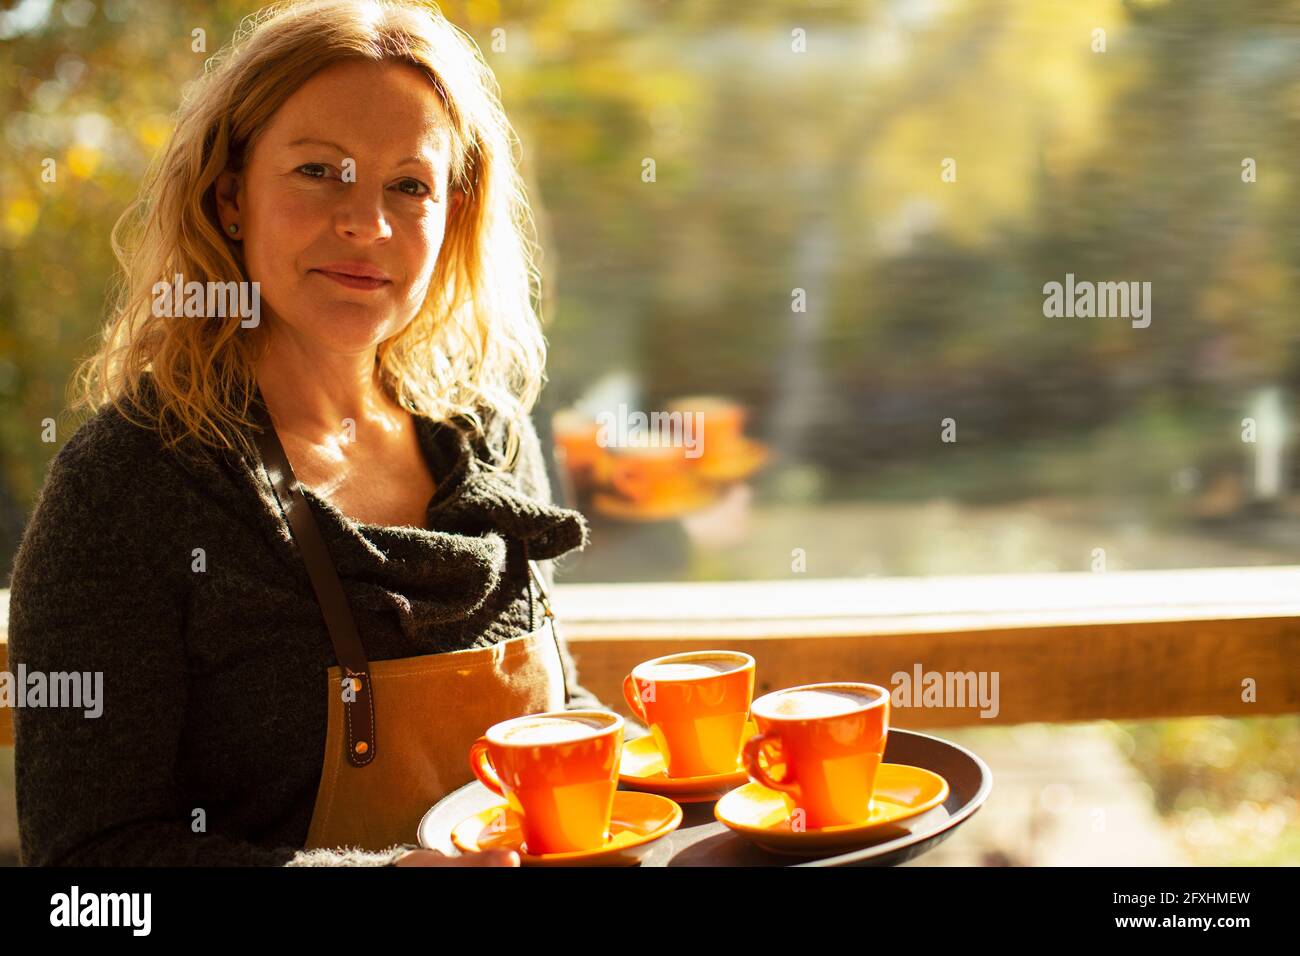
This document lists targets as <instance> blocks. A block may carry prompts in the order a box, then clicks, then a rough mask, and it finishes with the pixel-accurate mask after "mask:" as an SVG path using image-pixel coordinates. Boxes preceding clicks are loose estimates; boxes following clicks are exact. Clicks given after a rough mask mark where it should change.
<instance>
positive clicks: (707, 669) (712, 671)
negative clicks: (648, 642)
mask: <svg viewBox="0 0 1300 956" xmlns="http://www.w3.org/2000/svg"><path fill="white" fill-rule="evenodd" d="M744 666H745V661H743V660H740V659H738V658H731V657H700V658H692V659H689V660H680V661H664V662H663V663H661V664H647V665H643V666H641V667H638V668H637V669H636V676H637V677H638V678H640V679H641V680H645V681H661V680H663V681H667V680H699V679H700V678H702V677H714V676H716V675H718V674H726V673H728V672H729V671H735V670H740V669H741V668H742V667H744Z"/></svg>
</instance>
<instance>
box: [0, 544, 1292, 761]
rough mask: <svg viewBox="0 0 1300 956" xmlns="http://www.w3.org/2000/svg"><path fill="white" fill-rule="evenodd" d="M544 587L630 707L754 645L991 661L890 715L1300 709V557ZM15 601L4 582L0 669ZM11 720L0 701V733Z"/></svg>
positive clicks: (582, 651)
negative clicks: (971, 691)
mask: <svg viewBox="0 0 1300 956" xmlns="http://www.w3.org/2000/svg"><path fill="white" fill-rule="evenodd" d="M561 576H562V575H561ZM554 591H555V594H554V600H553V604H554V606H555V610H556V613H557V614H558V616H559V620H560V627H561V632H562V634H563V635H564V637H565V639H566V640H567V641H568V643H569V647H570V649H571V650H572V652H573V655H574V658H575V660H576V662H577V664H578V670H579V678H580V680H581V682H582V685H583V686H584V687H586V688H587V689H588V690H590V691H592V692H593V693H594V694H595V695H596V696H597V697H599V698H600V699H601V700H602V701H603V702H605V703H606V704H608V705H609V706H611V707H613V708H615V709H617V710H619V711H621V712H623V713H624V714H629V716H630V713H629V711H628V710H627V707H626V705H625V703H624V701H623V693H622V684H623V677H624V675H626V674H627V673H628V672H629V671H630V670H631V669H632V667H633V666H634V665H635V664H637V663H638V662H639V661H643V660H646V659H648V658H651V657H657V656H659V655H661V654H669V653H673V652H676V651H688V650H702V649H707V648H731V649H735V650H742V651H745V652H747V653H749V654H752V655H753V656H754V658H755V659H756V660H757V662H758V670H757V683H756V687H755V692H756V693H765V692H766V691H769V690H774V689H776V688H780V687H790V686H794V685H796V684H805V683H813V682H816V681H823V680H861V681H869V682H871V683H876V684H881V685H884V686H886V687H890V688H891V690H892V689H893V688H894V687H895V686H897V685H899V684H901V683H902V682H901V681H897V682H896V681H895V680H894V679H893V675H895V674H898V673H906V674H909V675H912V676H915V675H916V674H917V673H918V669H919V672H920V673H921V674H929V673H931V672H938V673H940V674H948V673H968V672H975V673H977V674H978V673H979V672H985V673H986V674H991V673H994V672H996V673H997V675H998V698H999V699H998V712H997V714H996V716H987V715H982V714H986V713H987V711H985V710H984V709H983V708H981V706H980V705H979V704H978V703H976V702H974V701H971V702H970V706H966V707H954V706H946V707H924V706H923V707H897V708H896V709H895V710H894V723H895V725H896V726H900V727H913V728H926V727H958V726H984V725H993V724H1018V723H1027V722H1050V723H1056V722H1065V721H1077V720H1099V719H1111V720H1141V719H1151V718H1160V717H1189V716H1195V715H1206V714H1219V715H1224V716H1232V717H1258V716H1264V715H1269V714H1283V713H1297V712H1300V566H1285V567H1252V568H1209V569H1200V568H1198V569H1187V570H1173V571H1107V572H1099V573H1087V572H1082V573H1073V572H1050V573H1044V574H1023V575H1022V574H1014V575H1003V574H998V575H978V576H963V577H913V578H866V579H812V580H800V579H798V578H797V577H796V578H794V579H792V580H780V581H736V582H721V583H690V584H677V583H653V584H564V583H562V582H561V583H558V584H557V585H556V587H555V589H554ZM8 603H9V593H8V591H7V590H3V591H0V624H2V625H4V628H3V629H0V670H4V669H7V667H8V653H7V651H8V648H7V644H6V643H5V634H6V633H7V622H8ZM1248 680H1249V681H1251V682H1253V692H1254V700H1250V699H1249V696H1250V695H1249V694H1248V693H1247V684H1246V682H1247V681H1248ZM12 734H13V729H12V718H11V714H10V712H9V711H8V710H7V709H3V708H0V745H5V744H12V742H13V736H12Z"/></svg>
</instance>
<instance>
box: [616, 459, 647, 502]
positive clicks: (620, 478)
mask: <svg viewBox="0 0 1300 956" xmlns="http://www.w3.org/2000/svg"><path fill="white" fill-rule="evenodd" d="M609 482H610V484H611V485H613V486H614V490H615V491H617V492H618V493H619V494H620V495H622V496H623V497H624V498H631V499H632V500H633V501H636V500H639V499H640V498H642V497H643V496H644V495H645V492H646V482H645V479H644V477H642V476H640V475H638V474H637V472H636V470H635V468H632V467H630V466H629V465H628V463H627V462H625V461H620V460H618V459H614V461H613V462H612V463H611V465H610V469H609Z"/></svg>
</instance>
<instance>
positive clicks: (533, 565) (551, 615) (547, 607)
mask: <svg viewBox="0 0 1300 956" xmlns="http://www.w3.org/2000/svg"><path fill="white" fill-rule="evenodd" d="M524 560H525V561H527V562H528V568H529V570H530V571H532V574H531V575H529V577H528V630H529V633H531V632H532V631H533V630H534V628H533V578H536V579H537V590H538V591H539V592H540V593H539V595H538V598H537V599H538V600H539V601H541V603H542V610H543V611H545V612H546V617H547V618H548V621H547V623H548V624H549V626H550V628H551V637H553V638H554V639H555V653H556V654H558V655H559V658H560V677H561V678H563V680H564V703H565V706H568V703H569V674H568V672H567V671H566V670H565V667H564V652H563V651H562V650H560V635H559V632H558V631H556V629H555V612H554V611H553V610H551V602H550V601H549V600H548V599H547V597H546V585H545V584H543V583H542V572H541V569H540V568H538V567H537V562H536V561H534V560H533V559H532V558H530V557H528V542H527V541H524Z"/></svg>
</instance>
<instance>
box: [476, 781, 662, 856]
mask: <svg viewBox="0 0 1300 956" xmlns="http://www.w3.org/2000/svg"><path fill="white" fill-rule="evenodd" d="M681 822H682V808H681V807H679V806H678V805H677V804H675V803H673V801H671V800H669V799H668V798H667V797H661V796H659V795H657V794H653V793H633V792H627V791H624V790H616V791H614V814H613V816H612V817H611V819H610V821H609V835H610V838H609V840H607V841H606V843H605V845H604V846H603V847H599V848H597V849H595V850H572V851H570V852H567V853H528V852H527V851H525V849H524V835H523V830H522V828H521V827H520V821H519V817H518V815H517V814H516V813H515V812H514V811H513V810H511V809H510V807H509V805H508V804H505V803H500V804H497V805H495V806H491V807H488V808H486V809H484V810H480V811H479V812H478V813H475V814H473V815H471V816H468V817H466V818H465V819H464V820H462V821H460V823H458V824H456V825H455V826H454V827H452V830H451V842H452V843H454V844H455V845H456V848H457V849H458V850H460V851H461V852H462V853H479V852H481V851H483V850H514V851H515V852H517V853H518V854H519V862H520V864H521V865H523V866H630V865H632V864H635V863H639V862H641V858H642V857H644V856H645V855H646V854H647V853H648V852H650V849H651V847H652V846H653V845H654V842H655V841H656V840H658V839H659V838H660V837H662V836H664V835H665V834H668V833H671V832H672V831H673V830H676V829H677V827H678V825H679V824H680V823H681Z"/></svg>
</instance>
